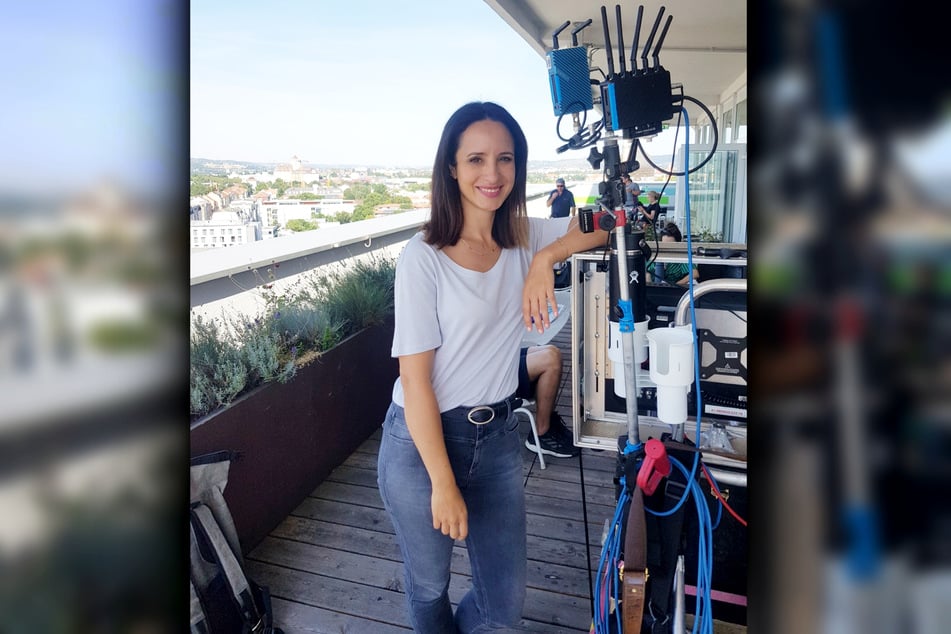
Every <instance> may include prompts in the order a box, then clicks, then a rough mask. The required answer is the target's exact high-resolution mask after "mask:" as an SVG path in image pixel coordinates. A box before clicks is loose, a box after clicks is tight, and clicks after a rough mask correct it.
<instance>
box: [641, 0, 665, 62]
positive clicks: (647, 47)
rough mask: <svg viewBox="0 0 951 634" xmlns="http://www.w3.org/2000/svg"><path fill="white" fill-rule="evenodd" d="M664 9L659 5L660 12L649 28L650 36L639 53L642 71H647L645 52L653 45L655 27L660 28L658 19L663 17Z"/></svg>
mask: <svg viewBox="0 0 951 634" xmlns="http://www.w3.org/2000/svg"><path fill="white" fill-rule="evenodd" d="M664 9H665V7H664V6H663V5H661V7H660V11H658V12H657V19H656V20H654V26H653V27H652V28H651V34H650V35H649V36H648V37H647V42H646V43H645V44H644V50H643V52H641V60H642V61H643V62H644V70H647V69H648V64H647V52H648V51H649V50H651V44H653V43H654V35H655V34H656V33H657V27H658V26H660V19H661V18H662V17H663V15H664Z"/></svg>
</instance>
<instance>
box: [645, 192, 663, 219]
mask: <svg viewBox="0 0 951 634" xmlns="http://www.w3.org/2000/svg"><path fill="white" fill-rule="evenodd" d="M647 200H648V203H647V207H642V208H641V214H642V215H643V216H644V219H645V221H646V222H647V223H649V224H651V225H656V224H657V217H658V216H659V215H660V194H658V193H657V192H656V191H654V190H653V189H650V190H648V191H647Z"/></svg>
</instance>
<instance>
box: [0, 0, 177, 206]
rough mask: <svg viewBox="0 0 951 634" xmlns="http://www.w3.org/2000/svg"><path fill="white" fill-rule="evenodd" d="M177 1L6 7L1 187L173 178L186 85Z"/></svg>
mask: <svg viewBox="0 0 951 634" xmlns="http://www.w3.org/2000/svg"><path fill="white" fill-rule="evenodd" d="M177 4H178V3H176V0H142V1H141V2H120V1H116V0H108V1H105V2H104V1H100V0H92V1H90V2H82V3H72V2H66V1H61V2H56V1H50V0H36V1H35V2H19V3H13V4H8V5H5V7H4V11H3V20H2V21H0V56H2V59H3V62H2V63H0V85H2V86H3V117H0V139H3V143H2V144H0V195H2V194H3V193H14V194H15V193H21V192H26V193H38V192H42V193H55V192H58V191H61V190H75V189H77V188H84V187H88V186H89V185H91V184H93V183H96V182H99V181H102V180H105V179H111V180H114V181H117V182H121V183H124V184H127V185H128V186H129V187H131V188H133V189H138V190H148V189H151V190H152V192H149V193H154V192H155V191H162V190H165V189H167V188H168V184H169V181H170V179H172V178H174V172H175V169H176V166H175V165H174V160H173V157H174V156H175V154H176V153H177V152H179V150H180V148H179V137H178V134H177V131H178V130H179V129H181V128H182V126H181V125H180V116H179V114H180V113H179V108H178V104H181V103H184V100H185V99H186V96H185V95H183V94H182V93H183V91H184V89H185V87H186V86H187V84H186V83H185V82H184V81H183V79H184V78H183V77H182V75H183V74H184V72H185V70H186V67H185V64H184V61H185V52H186V51H185V50H184V49H183V48H182V47H181V45H182V40H183V38H182V35H183V34H184V33H183V29H182V25H185V24H187V23H186V22H185V21H184V20H183V19H182V18H183V17H185V16H184V15H183V14H181V12H180V8H179V7H178V6H177Z"/></svg>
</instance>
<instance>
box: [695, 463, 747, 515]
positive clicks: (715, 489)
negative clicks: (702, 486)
mask: <svg viewBox="0 0 951 634" xmlns="http://www.w3.org/2000/svg"><path fill="white" fill-rule="evenodd" d="M700 466H701V467H702V468H703V475H704V476H706V478H707V481H708V482H709V483H710V488H711V490H712V491H713V494H714V495H715V496H716V498H717V499H718V500H720V504H722V505H723V506H724V507H725V508H726V510H727V511H728V512H729V513H730V515H732V516H733V517H734V518H735V519H736V521H737V522H739V523H740V524H742V525H743V526H746V520H745V519H743V518H742V517H740V516H739V515H738V514H737V512H736V511H734V510H733V508H732V507H731V506H730V505H729V504H727V502H726V499H725V498H724V497H723V494H721V493H720V487H718V486H717V483H716V480H714V479H713V476H712V475H711V474H710V471H709V470H708V469H707V465H705V464H703V463H701V465H700Z"/></svg>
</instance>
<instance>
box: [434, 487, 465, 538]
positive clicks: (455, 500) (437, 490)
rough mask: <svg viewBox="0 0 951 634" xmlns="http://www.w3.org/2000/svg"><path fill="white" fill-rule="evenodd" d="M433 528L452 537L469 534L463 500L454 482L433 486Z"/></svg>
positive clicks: (461, 536) (462, 536) (463, 536)
mask: <svg viewBox="0 0 951 634" xmlns="http://www.w3.org/2000/svg"><path fill="white" fill-rule="evenodd" d="M432 511H433V528H435V529H436V530H437V531H441V532H442V534H443V535H449V536H450V537H452V538H453V539H465V538H466V536H468V535H469V514H468V511H467V509H466V503H465V500H463V499H462V493H460V492H459V487H458V486H456V484H455V482H453V483H447V484H445V485H442V486H436V485H434V486H433V497H432Z"/></svg>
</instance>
